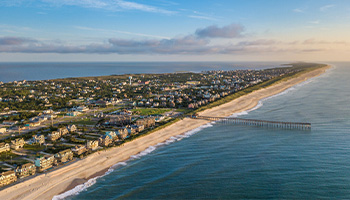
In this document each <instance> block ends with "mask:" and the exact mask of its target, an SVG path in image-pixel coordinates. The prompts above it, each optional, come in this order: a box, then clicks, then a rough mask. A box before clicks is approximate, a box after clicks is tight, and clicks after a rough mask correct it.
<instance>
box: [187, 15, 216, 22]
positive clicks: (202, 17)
mask: <svg viewBox="0 0 350 200" xmlns="http://www.w3.org/2000/svg"><path fill="white" fill-rule="evenodd" d="M188 17H190V18H195V19H204V20H209V21H217V19H216V18H214V17H208V16H203V15H189V16H188Z"/></svg>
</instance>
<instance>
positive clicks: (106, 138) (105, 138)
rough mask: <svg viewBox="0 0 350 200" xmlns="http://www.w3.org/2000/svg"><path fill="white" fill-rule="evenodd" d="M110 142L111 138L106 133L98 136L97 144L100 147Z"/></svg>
mask: <svg viewBox="0 0 350 200" xmlns="http://www.w3.org/2000/svg"><path fill="white" fill-rule="evenodd" d="M112 142H113V140H112V139H111V138H110V137H109V136H108V135H104V136H102V137H100V138H99V145H100V146H102V147H107V146H108V145H109V144H111V143H112Z"/></svg>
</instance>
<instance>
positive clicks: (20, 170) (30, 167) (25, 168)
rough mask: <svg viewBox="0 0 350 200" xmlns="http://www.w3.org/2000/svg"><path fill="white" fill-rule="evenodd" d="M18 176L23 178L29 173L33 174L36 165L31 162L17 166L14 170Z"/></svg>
mask: <svg viewBox="0 0 350 200" xmlns="http://www.w3.org/2000/svg"><path fill="white" fill-rule="evenodd" d="M15 172H16V175H17V177H18V178H24V177H27V176H30V175H34V174H35V172H36V167H35V165H34V164H33V163H26V164H24V165H22V166H19V167H17V168H16V170H15Z"/></svg>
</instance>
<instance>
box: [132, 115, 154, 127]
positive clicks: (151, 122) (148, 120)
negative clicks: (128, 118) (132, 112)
mask: <svg viewBox="0 0 350 200" xmlns="http://www.w3.org/2000/svg"><path fill="white" fill-rule="evenodd" d="M155 124H156V120H155V118H154V117H148V118H143V119H138V120H136V125H138V126H140V125H144V126H145V128H148V127H151V126H154V125H155Z"/></svg>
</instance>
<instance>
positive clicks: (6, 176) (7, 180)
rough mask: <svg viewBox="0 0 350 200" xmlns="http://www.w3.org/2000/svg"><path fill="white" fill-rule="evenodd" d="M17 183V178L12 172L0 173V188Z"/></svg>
mask: <svg viewBox="0 0 350 200" xmlns="http://www.w3.org/2000/svg"><path fill="white" fill-rule="evenodd" d="M16 181H17V176H16V173H15V172H14V171H7V172H2V173H1V174H0V187H2V186H5V185H8V184H11V183H13V182H16Z"/></svg>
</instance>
